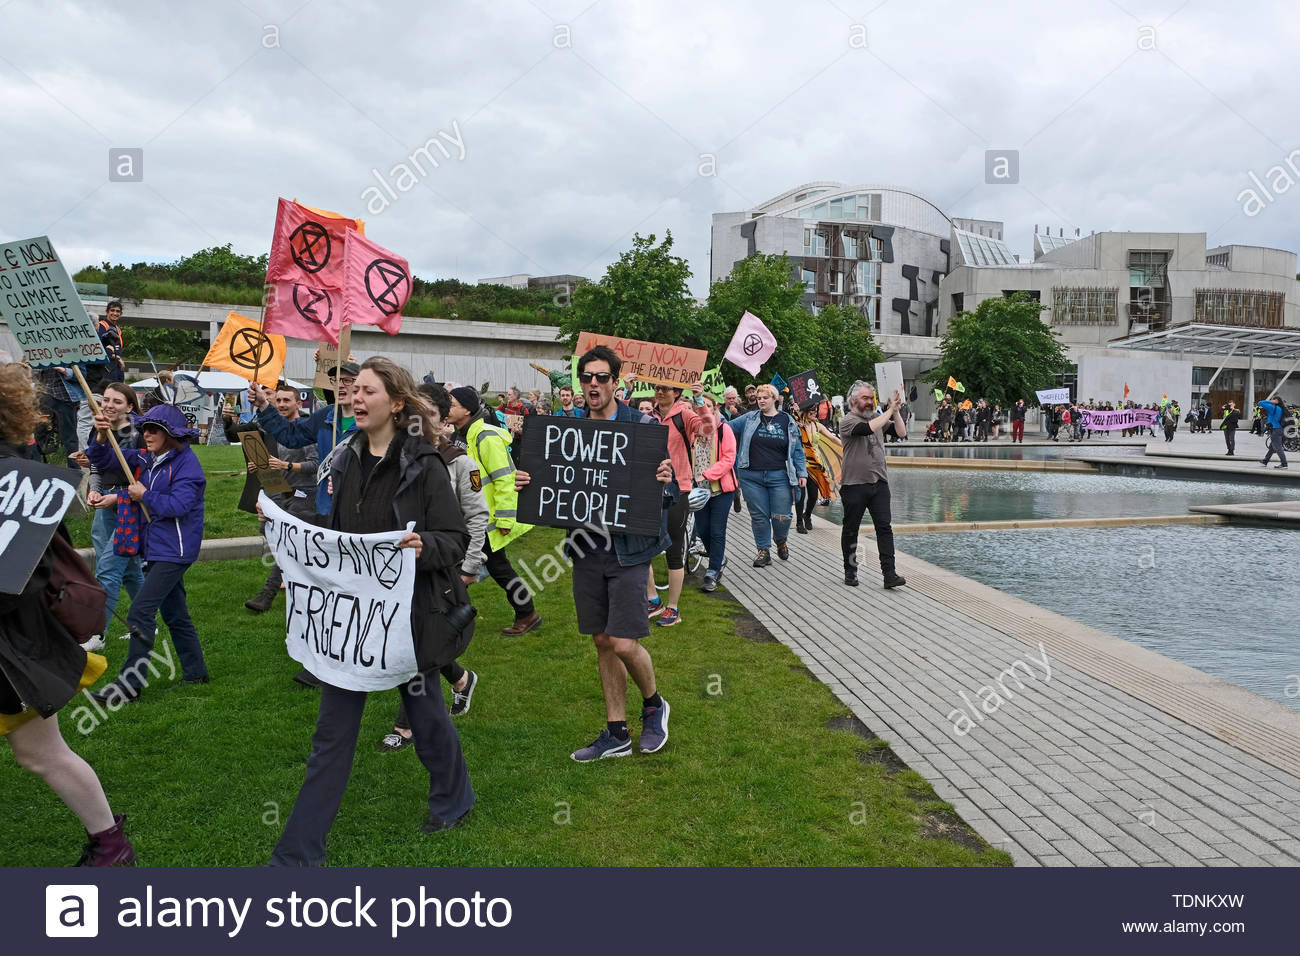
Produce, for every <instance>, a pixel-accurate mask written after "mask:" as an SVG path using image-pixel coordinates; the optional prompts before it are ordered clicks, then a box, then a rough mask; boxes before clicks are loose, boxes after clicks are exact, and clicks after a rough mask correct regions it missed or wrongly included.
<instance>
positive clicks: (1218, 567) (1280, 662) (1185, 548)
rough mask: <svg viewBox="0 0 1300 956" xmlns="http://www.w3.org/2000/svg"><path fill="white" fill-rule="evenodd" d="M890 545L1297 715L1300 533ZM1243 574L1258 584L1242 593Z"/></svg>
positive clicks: (908, 540)
mask: <svg viewBox="0 0 1300 956" xmlns="http://www.w3.org/2000/svg"><path fill="white" fill-rule="evenodd" d="M868 527H869V526H868ZM897 546H898V548H899V550H901V551H904V552H906V553H907V554H911V555H915V556H916V557H918V558H921V559H922V560H924V561H929V562H930V563H931V564H936V565H938V566H940V567H942V568H946V569H947V570H949V571H953V572H955V573H957V574H961V575H964V576H965V577H968V578H972V579H974V580H976V581H979V582H980V583H981V584H987V585H989V586H990V587H994V588H998V589H999V590H1002V591H1005V592H1007V593H1008V594H1012V595H1014V596H1015V597H1018V598H1021V599H1022V600H1025V601H1030V602H1032V603H1034V604H1037V605H1039V606H1041V607H1045V608H1047V609H1049V610H1052V611H1055V612H1056V613H1058V614H1063V615H1065V616H1066V617H1069V618H1072V619H1074V620H1076V621H1080V622H1082V623H1084V624H1088V625H1090V626H1092V627H1095V628H1097V629H1099V630H1102V631H1106V632H1107V633H1109V634H1114V635H1116V636H1117V637H1122V638H1125V639H1126V640H1130V641H1133V642H1134V643H1136V644H1140V645H1141V646H1143V647H1145V648H1147V649H1149V650H1152V651H1155V652H1157V653H1159V654H1163V655H1165V656H1166V657H1171V658H1173V659H1174V660H1176V661H1181V662H1182V663H1184V664H1187V665H1189V666H1190V667H1195V668H1197V669H1198V670H1202V671H1205V672H1206V673H1208V674H1213V675H1214V676H1215V677H1219V678H1222V679H1223V680H1226V681H1230V682H1231V683H1233V684H1237V685H1239V686H1241V687H1244V688H1246V689H1247V690H1250V691H1253V692H1255V693H1256V694H1260V695H1261V696H1264V697H1269V698H1271V699H1273V700H1276V701H1279V702H1280V703H1282V704H1285V705H1287V706H1288V707H1292V708H1295V709H1297V710H1300V696H1297V684H1298V683H1300V677H1298V676H1297V675H1300V641H1297V639H1296V638H1297V632H1298V631H1300V627H1298V626H1297V609H1298V607H1300V580H1297V577H1296V572H1295V570H1294V569H1295V568H1296V565H1297V559H1298V558H1300V532H1296V531H1291V530H1286V529H1280V530H1275V529H1272V528H1249V527H1231V526H1192V525H1155V526H1149V527H1141V528H1068V529H1067V528H1052V529H1043V530H1034V531H970V532H960V533H953V534H917V535H906V536H902V537H899V538H898V539H897ZM1247 567H1249V568H1254V569H1256V570H1257V572H1258V573H1257V575H1256V577H1255V579H1254V581H1253V582H1251V581H1249V580H1248V581H1246V582H1245V583H1243V580H1242V572H1243V568H1247ZM1279 567H1283V568H1286V569H1289V570H1284V571H1283V572H1282V573H1281V574H1279V572H1278V570H1277V569H1278V568H1279ZM1225 582H1228V583H1227V584H1226V586H1225ZM1288 689H1289V693H1288Z"/></svg>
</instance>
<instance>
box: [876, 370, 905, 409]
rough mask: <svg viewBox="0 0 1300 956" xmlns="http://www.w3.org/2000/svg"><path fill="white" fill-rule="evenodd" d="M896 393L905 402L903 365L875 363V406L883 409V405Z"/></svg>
mask: <svg viewBox="0 0 1300 956" xmlns="http://www.w3.org/2000/svg"><path fill="white" fill-rule="evenodd" d="M894 392H898V397H899V398H901V399H902V400H903V401H907V392H905V391H904V390H903V363H902V362H877V363H876V406H877V407H879V408H883V407H884V406H885V403H886V402H888V401H889V399H890V398H891V397H892V396H893V394H894Z"/></svg>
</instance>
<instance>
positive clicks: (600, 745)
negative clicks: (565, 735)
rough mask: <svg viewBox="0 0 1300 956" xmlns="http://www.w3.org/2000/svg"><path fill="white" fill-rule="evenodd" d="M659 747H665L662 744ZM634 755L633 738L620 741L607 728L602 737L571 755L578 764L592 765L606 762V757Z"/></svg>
mask: <svg viewBox="0 0 1300 956" xmlns="http://www.w3.org/2000/svg"><path fill="white" fill-rule="evenodd" d="M659 746H661V747H662V746H663V744H660V745H659ZM631 753H632V738H631V737H629V738H628V739H627V740H619V739H618V738H617V737H615V736H614V735H613V734H611V733H610V732H609V728H608V727H606V728H605V729H604V730H602V731H601V732H600V736H599V737H597V738H596V739H595V740H593V741H592V742H591V743H590V744H588V745H587V746H586V747H583V748H582V749H581V750H575V751H574V752H573V753H571V754H569V756H570V757H572V758H573V759H574V760H576V761H578V763H591V762H592V761H593V760H604V759H605V758H606V757H627V756H630V755H631Z"/></svg>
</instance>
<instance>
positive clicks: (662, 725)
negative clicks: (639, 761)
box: [641, 696, 672, 754]
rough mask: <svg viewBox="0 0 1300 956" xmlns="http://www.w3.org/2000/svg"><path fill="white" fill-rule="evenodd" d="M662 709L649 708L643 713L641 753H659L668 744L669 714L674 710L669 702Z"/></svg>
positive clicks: (661, 698) (665, 702)
mask: <svg viewBox="0 0 1300 956" xmlns="http://www.w3.org/2000/svg"><path fill="white" fill-rule="evenodd" d="M659 699H660V700H663V701H664V705H663V706H662V707H647V708H645V709H644V710H642V711H641V752H642V753H643V754H653V753H658V752H659V751H661V750H663V749H664V744H666V743H668V713H669V711H671V710H672V708H671V707H669V706H668V701H666V700H664V699H663V697H662V696H661V697H660V698H659Z"/></svg>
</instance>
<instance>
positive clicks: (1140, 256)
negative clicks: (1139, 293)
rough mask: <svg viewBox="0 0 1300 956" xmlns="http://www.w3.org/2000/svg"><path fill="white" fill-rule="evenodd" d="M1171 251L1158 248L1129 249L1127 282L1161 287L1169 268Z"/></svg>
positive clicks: (1135, 284) (1133, 284)
mask: <svg viewBox="0 0 1300 956" xmlns="http://www.w3.org/2000/svg"><path fill="white" fill-rule="evenodd" d="M1170 255H1171V253H1169V252H1165V251H1163V250H1159V249H1130V250H1129V254H1128V284H1129V285H1130V286H1150V287H1151V288H1161V287H1163V286H1164V285H1165V275H1166V274H1167V272H1168V270H1169V257H1170Z"/></svg>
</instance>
